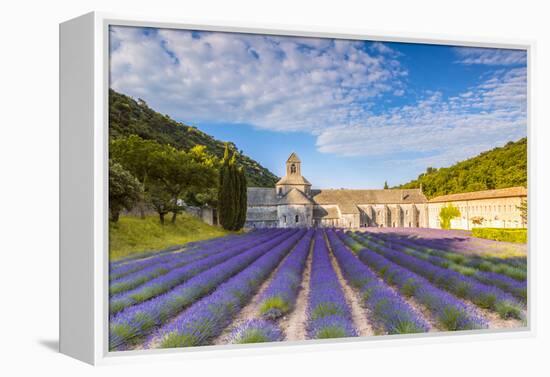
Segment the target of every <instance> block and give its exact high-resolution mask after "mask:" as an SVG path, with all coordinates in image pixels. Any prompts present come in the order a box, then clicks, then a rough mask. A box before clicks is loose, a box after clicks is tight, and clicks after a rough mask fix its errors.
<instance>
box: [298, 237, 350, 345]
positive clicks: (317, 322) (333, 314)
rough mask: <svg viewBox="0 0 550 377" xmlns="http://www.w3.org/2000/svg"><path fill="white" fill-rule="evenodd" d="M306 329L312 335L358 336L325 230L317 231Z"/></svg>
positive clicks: (332, 336)
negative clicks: (332, 261) (330, 252)
mask: <svg viewBox="0 0 550 377" xmlns="http://www.w3.org/2000/svg"><path fill="white" fill-rule="evenodd" d="M307 333H308V338H310V339H322V338H342V337H351V336H357V330H356V329H355V326H354V325H353V321H352V319H351V313H350V310H349V307H348V304H347V302H346V299H345V297H344V292H343V291H342V287H341V285H340V282H339V281H338V276H337V275H336V271H334V268H333V266H332V263H331V261H330V256H329V251H328V247H327V244H326V242H325V238H324V233H323V231H322V230H317V231H315V241H314V249H313V259H312V262H311V281H310V291H309V302H308V320H307Z"/></svg>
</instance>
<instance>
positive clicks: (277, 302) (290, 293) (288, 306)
mask: <svg viewBox="0 0 550 377" xmlns="http://www.w3.org/2000/svg"><path fill="white" fill-rule="evenodd" d="M312 237H313V231H309V232H308V233H307V234H306V236H305V237H304V238H302V239H301V240H300V242H299V243H298V245H296V248H295V249H294V250H293V251H292V253H291V254H290V255H289V256H288V258H287V259H286V260H285V261H284V262H283V264H282V265H281V267H280V268H279V270H278V271H277V273H276V275H275V276H274V277H273V280H272V281H271V284H270V285H269V287H268V288H267V289H266V290H265V292H264V293H263V294H262V297H261V299H260V314H261V315H262V316H263V317H264V318H267V319H271V320H275V319H278V318H280V317H281V316H283V315H285V314H286V313H288V312H290V311H291V310H292V309H293V308H294V304H295V302H296V296H297V295H298V289H299V288H300V284H301V282H302V273H303V271H304V268H305V264H306V259H307V256H308V254H309V250H310V245H311V239H312Z"/></svg>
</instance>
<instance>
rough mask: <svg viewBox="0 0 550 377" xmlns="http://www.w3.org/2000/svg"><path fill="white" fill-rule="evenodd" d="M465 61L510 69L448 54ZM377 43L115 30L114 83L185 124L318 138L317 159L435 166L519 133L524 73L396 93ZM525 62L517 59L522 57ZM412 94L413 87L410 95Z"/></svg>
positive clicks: (487, 56) (492, 56)
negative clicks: (410, 99) (449, 88)
mask: <svg viewBox="0 0 550 377" xmlns="http://www.w3.org/2000/svg"><path fill="white" fill-rule="evenodd" d="M455 51H456V52H457V54H458V56H459V57H460V59H461V60H460V62H461V63H463V64H488V65H497V64H498V65H502V66H506V65H511V64H517V63H513V62H521V61H524V60H521V59H522V57H521V56H520V55H518V54H515V53H514V51H510V50H488V49H471V48H456V49H455ZM399 56H400V54H399V53H398V52H397V51H394V50H393V49H391V48H390V47H388V46H387V45H385V44H382V43H378V42H376V43H373V44H370V45H368V47H367V48H366V47H365V44H364V43H362V42H359V41H344V40H328V39H317V38H288V37H277V36H260V35H248V34H230V33H191V32H187V31H179V30H168V29H164V30H158V31H157V30H151V31H150V32H148V33H144V32H143V29H139V28H129V27H115V28H113V29H112V31H111V87H112V88H113V89H115V90H118V91H121V92H123V93H125V94H128V95H131V96H133V97H141V98H143V99H145V100H147V101H148V102H149V104H150V105H151V106H152V107H153V108H155V109H156V110H158V111H161V112H163V113H167V114H169V115H170V116H171V117H173V118H176V119H180V120H183V121H187V122H191V123H193V124H197V123H199V124H200V123H201V122H224V123H247V124H251V125H253V126H255V127H258V128H263V129H270V130H278V131H296V130H300V131H305V132H310V133H311V134H313V135H315V136H316V137H317V148H318V150H319V151H320V152H322V153H332V154H337V155H344V156H367V157H381V158H383V159H384V160H386V161H389V160H395V161H398V162H399V161H402V158H403V156H407V158H408V160H407V163H415V164H423V165H424V166H425V165H432V166H443V165H446V164H449V163H452V162H455V161H457V160H460V159H463V158H465V157H469V156H471V155H473V154H476V153H479V152H481V151H483V150H485V149H488V148H491V147H493V146H495V145H498V144H503V143H505V142H507V141H509V140H514V139H518V138H520V137H522V136H524V135H525V133H526V103H527V100H526V96H527V90H526V87H527V79H526V75H527V73H526V69H525V68H516V67H506V68H505V69H499V70H496V71H493V73H492V74H491V75H489V76H485V77H484V78H483V79H482V82H481V84H479V85H477V86H474V87H471V88H468V89H467V90H465V91H463V92H462V93H459V94H457V95H455V96H453V97H450V98H447V97H445V96H444V95H443V93H441V92H438V91H432V92H425V93H424V96H423V98H421V99H420V100H418V101H416V102H414V103H412V104H408V105H404V106H400V107H393V108H389V109H385V110H384V111H383V112H380V111H381V110H379V109H377V108H375V107H374V106H372V105H373V104H375V103H377V102H379V101H380V99H381V97H382V96H385V95H387V96H394V97H401V96H403V95H405V93H407V92H408V90H407V88H406V86H405V80H406V76H407V71H406V69H404V68H403V67H402V66H401V64H400V62H399V60H398V57H399ZM523 59H524V58H523ZM413 89H414V88H413Z"/></svg>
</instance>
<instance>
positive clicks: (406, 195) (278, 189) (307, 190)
mask: <svg viewBox="0 0 550 377" xmlns="http://www.w3.org/2000/svg"><path fill="white" fill-rule="evenodd" d="M427 202H428V201H427V199H426V197H425V196H424V195H423V194H422V191H421V190H419V189H407V190H396V189H388V190H346V189H321V190H312V189H311V183H310V182H309V181H308V180H307V179H306V178H305V177H304V176H302V167H301V161H300V159H299V158H298V156H297V155H296V154H295V153H292V154H291V155H290V157H289V158H288V160H287V161H286V175H285V176H284V177H283V178H281V179H280V180H279V181H278V182H277V184H276V185H275V187H274V188H259V187H250V188H248V212H247V219H246V227H249V228H253V227H254V228H265V227H341V228H358V227H366V226H378V227H426V226H427V220H428V212H427Z"/></svg>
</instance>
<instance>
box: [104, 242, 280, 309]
mask: <svg viewBox="0 0 550 377" xmlns="http://www.w3.org/2000/svg"><path fill="white" fill-rule="evenodd" d="M280 235H281V232H280V231H279V232H273V233H272V234H271V235H270V236H268V237H267V238H265V237H257V238H252V239H247V240H246V242H244V243H239V244H237V245H236V246H234V247H231V248H229V249H227V250H226V251H223V252H221V253H217V254H214V255H211V256H209V257H206V258H204V259H200V260H198V261H195V262H193V263H190V264H186V265H184V266H182V267H179V268H175V269H173V270H171V271H170V272H168V273H167V274H165V275H161V276H158V277H156V278H154V279H152V280H149V281H148V282H146V283H145V284H142V285H141V286H139V287H137V288H135V289H132V290H129V291H126V292H122V293H120V294H117V295H114V296H112V297H111V298H110V300H109V313H111V314H116V313H118V312H120V311H121V310H123V309H125V308H127V307H130V306H132V305H136V304H138V303H140V302H143V301H146V300H149V299H151V298H153V297H155V296H158V295H159V294H162V293H164V292H167V291H168V290H170V289H171V288H173V287H175V286H177V285H179V284H182V283H184V282H185V281H186V280H188V279H190V278H191V277H193V276H195V275H197V274H198V273H200V272H202V271H205V270H207V269H209V268H212V267H214V266H215V265H217V264H220V263H222V262H224V261H226V260H227V259H228V258H232V257H234V256H236V255H238V254H240V253H242V252H243V251H245V250H247V249H251V248H253V247H254V246H256V245H259V244H262V243H263V242H265V241H267V240H269V239H272V238H273V237H276V238H277V237H279V236H280Z"/></svg>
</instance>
